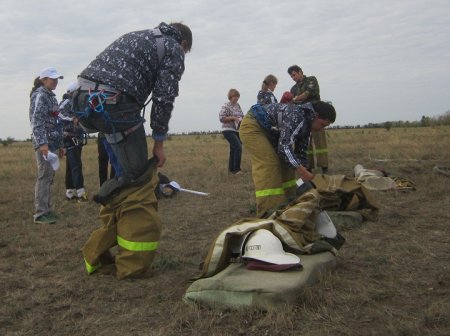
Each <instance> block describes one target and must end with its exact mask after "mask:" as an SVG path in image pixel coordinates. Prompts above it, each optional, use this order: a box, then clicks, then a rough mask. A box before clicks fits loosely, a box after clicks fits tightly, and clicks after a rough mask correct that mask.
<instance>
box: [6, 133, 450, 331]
mask: <svg viewBox="0 0 450 336" xmlns="http://www.w3.org/2000/svg"><path fill="white" fill-rule="evenodd" d="M149 141H150V140H149ZM328 141H329V148H330V174H346V175H349V176H350V175H351V174H352V169H353V167H354V166H355V165H356V164H357V163H360V164H362V165H363V166H364V167H366V168H379V167H382V168H384V169H385V170H386V171H387V172H388V173H389V174H390V175H391V176H400V177H404V178H407V179H409V180H411V181H413V182H414V183H415V184H416V190H415V191H408V192H400V191H390V192H374V193H373V194H374V197H375V198H376V200H377V201H378V202H379V203H380V205H381V210H380V214H379V218H378V220H377V221H376V222H372V221H367V222H365V223H364V224H363V225H362V226H361V227H358V228H347V229H344V230H343V232H342V233H343V235H344V236H345V237H346V239H347V242H346V244H345V245H344V247H343V248H342V249H341V250H340V253H339V256H338V258H337V262H338V265H337V268H336V270H335V271H334V272H332V273H330V274H326V275H325V276H323V277H322V279H321V280H320V282H319V283H317V284H316V285H315V286H313V287H309V288H305V289H303V291H302V292H301V295H300V296H299V299H298V304H296V305H294V306H285V307H280V308H279V309H276V310H269V311H260V310H257V309H245V310H241V311H231V310H211V309H205V308H202V307H198V306H192V305H187V304H185V303H184V302H182V297H183V294H184V293H185V291H186V289H187V287H188V286H189V284H190V281H191V279H192V278H193V277H195V276H196V275H198V274H199V264H200V262H202V261H203V258H204V257H205V255H206V253H207V251H208V248H209V245H210V243H211V242H212V240H213V239H214V238H215V236H216V235H217V234H218V233H219V232H220V231H221V230H222V229H223V228H225V227H226V226H228V225H230V224H232V223H233V222H235V221H237V220H238V219H240V218H242V217H249V216H252V215H254V210H255V202H254V196H253V195H254V194H253V192H254V191H253V184H252V180H251V173H250V171H251V168H250V161H249V157H248V155H247V153H246V152H245V148H244V157H243V169H245V171H246V173H245V174H244V175H241V176H232V175H229V174H228V172H227V170H226V168H227V155H228V144H227V142H226V141H225V140H224V139H223V138H222V135H214V134H213V135H211V134H208V135H199V136H192V135H191V136H173V137H172V138H171V140H169V141H167V143H166V151H167V156H168V162H167V164H166V166H165V167H164V168H163V169H162V172H163V173H164V174H166V175H167V176H169V177H170V178H171V179H173V180H175V181H177V182H178V183H179V184H180V185H182V186H183V187H186V188H189V189H195V190H200V191H206V192H210V193H211V195H210V196H209V197H201V196H196V195H190V194H185V193H180V194H178V195H176V196H175V197H174V198H172V199H164V200H162V201H161V202H160V204H159V206H160V214H161V217H162V220H163V235H162V238H161V248H160V249H159V251H158V255H157V257H156V260H155V263H154V269H155V274H154V276H153V277H152V278H149V279H139V280H123V281H118V280H116V279H115V278H114V277H112V276H111V275H102V274H97V275H93V276H88V275H87V274H86V272H85V269H84V263H83V259H82V256H81V253H80V248H81V247H82V246H83V244H84V242H85V241H86V240H87V238H88V237H89V234H90V232H91V231H92V230H93V229H94V228H96V227H97V226H98V221H97V215H98V206H97V204H95V203H94V202H92V201H91V202H88V203H83V204H79V203H76V202H68V201H66V200H65V199H64V192H65V189H64V174H63V171H64V168H65V166H64V164H62V167H61V170H60V171H58V172H57V174H56V179H55V183H54V187H53V201H52V202H53V205H54V207H55V210H56V212H57V213H58V215H59V220H58V222H57V224H55V225H47V226H45V225H36V224H33V222H32V213H33V195H34V182H35V174H36V169H35V162H34V156H33V153H32V149H31V145H30V144H29V143H14V144H13V145H12V146H9V147H3V148H0V163H1V166H0V167H1V168H0V186H1V191H2V192H1V194H0V210H1V214H2V216H1V218H0V228H1V232H2V234H1V236H0V298H1V302H2V304H1V306H0V333H1V334H2V335H123V334H127V335H314V336H318V335H402V336H406V335H411V336H412V335H449V334H450V313H449V312H450V264H449V260H450V248H449V246H450V232H449V231H450V230H449V224H450V179H449V177H447V176H444V175H439V174H436V173H434V172H433V167H434V166H435V165H439V166H444V167H445V166H447V167H448V166H450V148H449V146H448V144H449V143H450V128H449V127H441V128H427V127H424V128H418V129H391V130H390V131H389V132H388V131H386V130H384V129H378V130H368V129H365V130H331V131H328ZM96 160H97V156H96V144H95V140H90V141H89V144H88V146H86V147H85V148H84V150H83V164H84V175H85V180H86V187H87V190H88V191H89V192H90V194H91V196H92V195H93V194H94V193H95V191H96V190H97V187H98V177H97V161H96Z"/></svg>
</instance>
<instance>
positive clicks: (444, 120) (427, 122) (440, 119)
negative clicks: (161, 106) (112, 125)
mask: <svg viewBox="0 0 450 336" xmlns="http://www.w3.org/2000/svg"><path fill="white" fill-rule="evenodd" d="M449 125H450V110H448V111H447V112H445V113H444V114H443V115H440V116H437V117H427V116H422V118H421V119H420V120H418V121H403V120H399V121H385V122H382V123H368V124H365V125H344V126H339V125H338V126H331V127H330V128H331V129H352V128H385V129H387V130H388V131H389V130H390V129H391V128H394V127H398V128H400V127H428V126H449ZM221 133H222V131H219V130H214V131H192V132H181V133H169V134H168V140H170V137H171V136H177V135H207V134H221ZM149 137H150V135H149ZM89 138H93V139H96V138H97V135H96V134H89ZM16 141H20V140H15V139H14V138H13V137H7V138H6V139H2V138H0V143H1V144H2V145H3V146H10V145H11V144H12V143H13V142H16ZM30 141H31V139H26V140H25V142H30Z"/></svg>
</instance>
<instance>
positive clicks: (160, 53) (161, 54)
mask: <svg viewBox="0 0 450 336" xmlns="http://www.w3.org/2000/svg"><path fill="white" fill-rule="evenodd" d="M151 32H152V34H153V36H155V37H156V48H157V50H158V59H159V62H161V61H162V59H163V58H164V54H165V49H164V41H163V35H162V33H161V30H159V29H158V28H155V29H152V30H151Z"/></svg>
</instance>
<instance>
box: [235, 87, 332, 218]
mask: <svg viewBox="0 0 450 336" xmlns="http://www.w3.org/2000/svg"><path fill="white" fill-rule="evenodd" d="M291 101H292V94H291V93H289V92H285V93H284V94H283V98H282V100H281V103H275V104H268V105H260V104H256V105H253V106H252V107H251V109H250V110H249V112H248V113H247V115H246V116H245V117H244V120H243V121H242V124H241V129H240V136H241V139H242V142H243V144H244V146H245V148H246V149H247V150H248V151H249V152H250V155H251V160H252V177H253V183H254V185H255V196H256V205H257V215H258V216H263V215H264V214H268V213H271V212H272V211H274V210H276V209H277V208H278V207H279V206H280V205H282V204H284V203H285V202H287V201H288V200H289V199H290V197H292V196H294V195H295V190H296V187H297V185H296V179H295V174H297V176H298V177H300V178H301V179H302V180H303V181H304V182H308V181H311V180H312V179H313V177H314V175H313V174H312V173H310V172H309V171H308V170H307V169H306V167H307V164H308V161H307V154H306V151H307V148H308V144H309V138H310V136H311V131H316V130H320V129H323V128H324V127H326V126H328V125H329V124H330V123H332V122H334V121H335V119H336V111H335V110H334V107H333V106H332V105H330V104H328V103H325V102H321V101H319V102H316V103H314V104H311V103H307V104H303V105H296V104H292V103H288V102H291ZM287 103H288V104H287Z"/></svg>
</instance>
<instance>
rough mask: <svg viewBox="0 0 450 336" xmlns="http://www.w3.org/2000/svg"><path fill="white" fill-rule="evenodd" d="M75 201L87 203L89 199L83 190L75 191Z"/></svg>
mask: <svg viewBox="0 0 450 336" xmlns="http://www.w3.org/2000/svg"><path fill="white" fill-rule="evenodd" d="M77 195H78V196H77V199H78V202H87V201H89V197H88V193H87V192H86V191H84V188H81V189H78V190H77Z"/></svg>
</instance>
